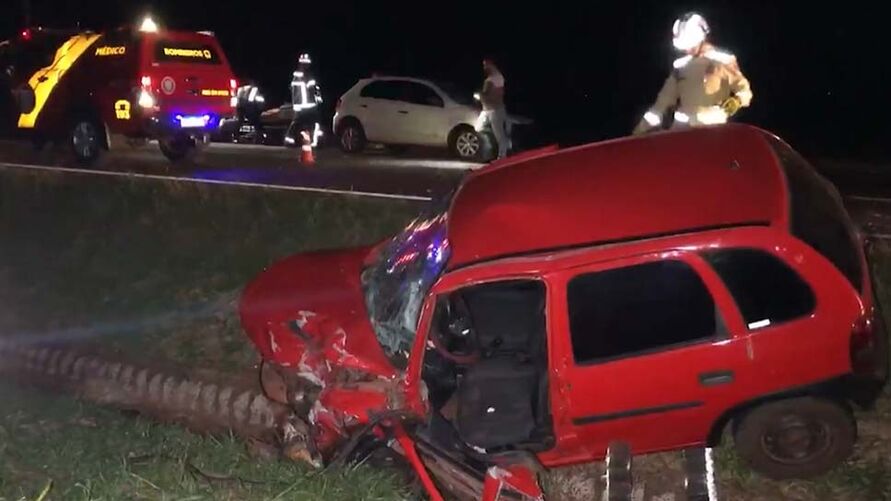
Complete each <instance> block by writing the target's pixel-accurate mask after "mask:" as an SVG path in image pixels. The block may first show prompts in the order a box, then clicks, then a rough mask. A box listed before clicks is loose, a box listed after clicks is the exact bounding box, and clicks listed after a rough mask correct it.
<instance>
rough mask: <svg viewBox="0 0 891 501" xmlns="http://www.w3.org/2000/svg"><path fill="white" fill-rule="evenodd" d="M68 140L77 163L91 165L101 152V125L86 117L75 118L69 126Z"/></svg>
mask: <svg viewBox="0 0 891 501" xmlns="http://www.w3.org/2000/svg"><path fill="white" fill-rule="evenodd" d="M68 142H69V143H68V144H69V145H70V146H71V152H72V153H73V154H74V159H75V160H77V163H79V164H81V165H91V164H93V163H95V162H96V160H98V159H99V156H100V155H101V154H102V147H103V146H102V145H103V142H104V140H103V137H102V127H101V126H99V125H98V124H97V123H96V122H95V121H94V120H91V119H88V118H79V119H76V120H75V121H74V125H73V126H72V127H71V132H70V133H69V138H68Z"/></svg>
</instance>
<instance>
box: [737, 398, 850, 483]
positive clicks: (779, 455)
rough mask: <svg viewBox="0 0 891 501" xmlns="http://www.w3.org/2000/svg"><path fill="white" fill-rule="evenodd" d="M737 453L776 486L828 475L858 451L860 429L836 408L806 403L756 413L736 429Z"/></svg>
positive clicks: (758, 409)
mask: <svg viewBox="0 0 891 501" xmlns="http://www.w3.org/2000/svg"><path fill="white" fill-rule="evenodd" d="M735 429H736V431H735V433H734V443H735V444H736V449H737V451H738V452H739V454H740V455H741V456H742V457H743V459H744V460H745V461H746V462H747V463H748V464H749V465H750V466H751V467H752V469H753V470H755V471H757V472H758V473H761V474H762V475H764V476H766V477H769V478H773V479H776V480H782V479H789V478H810V477H814V476H817V475H821V474H823V473H826V472H827V471H829V470H830V469H832V468H833V467H835V466H836V465H838V464H839V463H841V462H842V461H844V460H845V459H846V458H847V457H848V456H849V455H850V454H851V451H852V450H853V447H854V441H855V440H856V436H857V425H856V423H855V421H854V418H853V416H852V415H851V412H850V411H849V410H848V409H847V408H846V407H845V406H844V405H842V404H839V403H837V402H834V401H831V400H826V399H821V398H815V397H801V398H791V399H787V400H780V401H777V402H771V403H767V404H763V405H761V406H759V407H756V408H754V409H752V410H751V411H749V412H748V413H747V414H745V415H744V416H743V417H742V418H741V419H740V420H739V421H738V422H737V423H736V427H735Z"/></svg>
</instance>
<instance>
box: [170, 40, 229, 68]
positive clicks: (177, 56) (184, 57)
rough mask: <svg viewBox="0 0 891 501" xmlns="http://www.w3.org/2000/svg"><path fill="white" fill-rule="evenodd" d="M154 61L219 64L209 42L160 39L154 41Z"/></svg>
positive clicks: (214, 50)
mask: <svg viewBox="0 0 891 501" xmlns="http://www.w3.org/2000/svg"><path fill="white" fill-rule="evenodd" d="M155 61H157V62H159V63H186V64H220V59H219V55H218V54H217V51H216V49H215V48H214V47H213V46H212V45H210V44H206V43H205V44H202V43H190V42H181V41H172V40H160V41H158V42H156V43H155Z"/></svg>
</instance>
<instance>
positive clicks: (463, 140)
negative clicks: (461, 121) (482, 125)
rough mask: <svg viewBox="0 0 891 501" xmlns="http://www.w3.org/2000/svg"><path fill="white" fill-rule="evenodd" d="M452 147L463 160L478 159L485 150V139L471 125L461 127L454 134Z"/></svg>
mask: <svg viewBox="0 0 891 501" xmlns="http://www.w3.org/2000/svg"><path fill="white" fill-rule="evenodd" d="M450 149H451V150H452V154H453V155H455V156H456V157H458V158H460V159H462V160H477V159H479V158H480V156H481V154H482V151H483V139H482V137H481V136H480V134H479V133H477V131H475V130H473V129H472V128H471V127H461V128H459V129H458V130H456V131H455V132H454V134H452V141H451V145H450Z"/></svg>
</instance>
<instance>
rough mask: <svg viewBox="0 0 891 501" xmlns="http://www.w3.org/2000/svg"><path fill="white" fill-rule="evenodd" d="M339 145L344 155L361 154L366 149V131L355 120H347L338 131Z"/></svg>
mask: <svg viewBox="0 0 891 501" xmlns="http://www.w3.org/2000/svg"><path fill="white" fill-rule="evenodd" d="M337 139H338V141H337V142H338V144H339V145H340V149H341V150H342V151H343V152H344V153H359V152H361V151H362V150H364V149H365V145H366V144H367V139H366V138H365V129H363V128H362V124H361V123H359V121H358V120H356V119H355V118H345V119H344V121H343V123H342V124H341V125H340V127H339V130H338V131H337Z"/></svg>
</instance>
